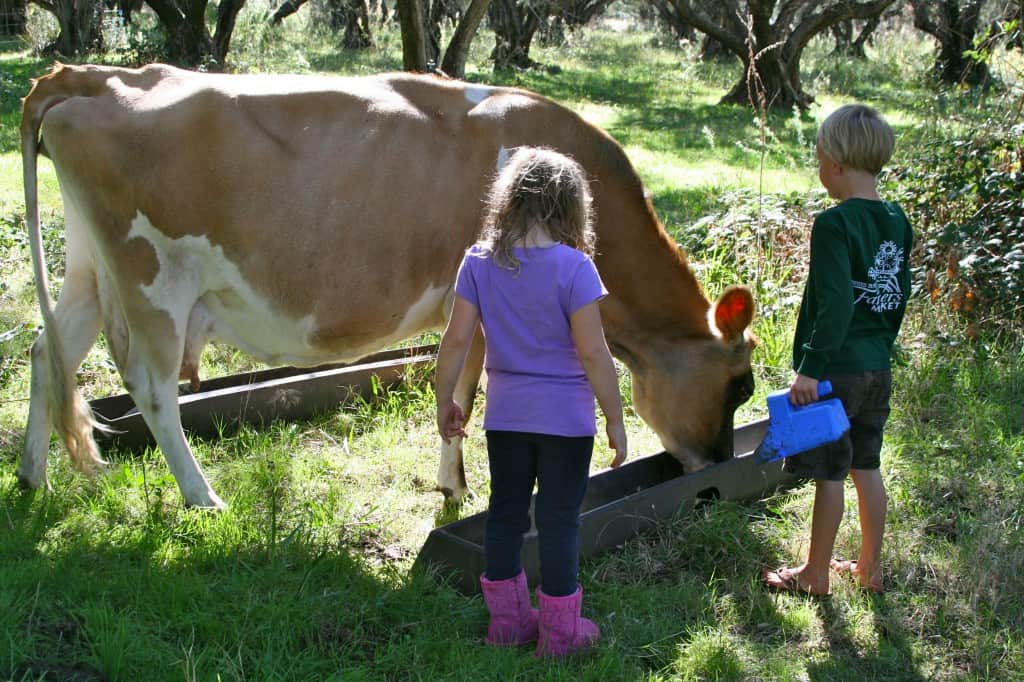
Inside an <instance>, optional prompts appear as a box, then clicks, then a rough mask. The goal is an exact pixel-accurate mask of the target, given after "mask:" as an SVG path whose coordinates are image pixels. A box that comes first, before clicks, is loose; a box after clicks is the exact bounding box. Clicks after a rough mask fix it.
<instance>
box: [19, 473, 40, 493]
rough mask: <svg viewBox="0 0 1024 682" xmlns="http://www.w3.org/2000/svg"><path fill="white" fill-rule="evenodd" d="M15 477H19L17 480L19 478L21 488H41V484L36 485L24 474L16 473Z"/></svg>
mask: <svg viewBox="0 0 1024 682" xmlns="http://www.w3.org/2000/svg"><path fill="white" fill-rule="evenodd" d="M15 478H17V480H18V487H19V488H21V489H22V490H38V489H39V486H37V485H34V484H33V483H32V481H30V480H28V477H27V476H23V475H22V474H16V475H15Z"/></svg>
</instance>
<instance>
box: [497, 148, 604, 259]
mask: <svg viewBox="0 0 1024 682" xmlns="http://www.w3.org/2000/svg"><path fill="white" fill-rule="evenodd" d="M591 202H592V199H591V196H590V186H589V184H588V183H587V176H586V173H585V172H584V171H583V168H582V167H581V166H580V165H579V163H577V162H576V161H575V160H573V159H571V158H570V157H568V156H565V155H564V154H560V153H558V152H556V151H555V150H553V149H548V148H546V147H520V148H519V149H517V150H516V151H515V153H513V154H512V156H511V158H509V160H508V163H507V164H506V165H505V166H504V168H502V169H501V171H499V173H498V176H497V177H496V178H495V180H494V183H493V184H492V185H491V189H490V192H489V194H488V196H487V214H486V216H485V218H484V226H483V233H482V235H481V239H480V242H479V243H480V244H481V246H483V247H484V248H485V249H487V250H488V251H490V252H491V254H492V255H493V257H494V260H495V262H496V263H498V265H500V266H502V267H506V268H508V269H510V270H516V271H517V272H518V270H519V259H518V258H516V256H515V254H514V253H513V252H512V247H513V246H515V245H516V244H518V243H521V242H522V240H523V239H524V238H525V237H526V234H527V232H529V230H530V228H531V227H532V226H533V225H534V224H541V225H543V226H544V228H545V229H546V230H547V233H548V235H550V237H551V238H552V239H553V240H554V241H556V242H561V243H563V244H567V245H569V246H571V247H573V248H575V249H579V250H580V251H582V252H583V253H585V254H587V255H588V256H593V255H594V242H595V237H594V228H593V211H592V208H591Z"/></svg>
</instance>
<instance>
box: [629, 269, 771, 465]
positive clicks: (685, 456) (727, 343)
mask: <svg viewBox="0 0 1024 682" xmlns="http://www.w3.org/2000/svg"><path fill="white" fill-rule="evenodd" d="M753 315H754V299H753V297H752V296H751V294H750V291H749V290H747V289H746V288H744V287H730V288H728V289H727V290H726V291H725V292H724V293H723V294H722V296H721V298H720V299H719V300H718V302H717V303H716V304H715V305H714V306H713V307H712V309H711V315H710V320H709V322H710V323H711V328H712V332H713V335H712V336H711V337H710V338H709V337H707V336H702V337H696V338H694V337H677V338H670V337H663V338H657V339H652V340H650V341H649V343H647V344H645V346H646V348H645V352H644V353H643V355H642V357H637V356H636V355H637V354H632V356H631V357H630V358H629V360H630V361H629V362H628V364H629V366H630V370H631V371H632V374H633V406H634V407H635V408H636V411H637V414H639V415H640V417H641V418H642V419H643V420H644V421H645V422H646V423H647V424H648V426H650V427H651V428H652V429H653V430H654V431H655V433H657V434H658V437H659V438H660V439H661V443H662V445H663V446H664V447H665V449H666V450H667V451H668V452H670V453H672V455H673V456H674V457H675V458H676V459H678V460H679V461H680V462H681V463H682V465H683V468H684V470H685V471H686V472H687V473H691V472H694V471H698V470H700V469H703V468H704V467H706V466H709V465H710V464H714V463H715V462H721V461H724V460H726V459H728V458H730V457H732V455H733V439H732V435H733V434H732V428H733V413H734V412H735V411H736V408H737V407H738V406H739V405H741V404H742V403H744V402H746V401H747V400H748V399H749V398H750V396H751V395H752V394H753V391H754V377H753V374H752V373H751V370H750V354H751V351H753V349H754V346H755V345H756V340H755V338H754V336H753V334H751V333H750V332H749V331H748V329H747V327H748V326H749V325H750V322H751V320H752V319H753Z"/></svg>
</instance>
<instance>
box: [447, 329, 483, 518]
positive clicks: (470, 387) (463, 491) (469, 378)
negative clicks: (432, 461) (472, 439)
mask: <svg viewBox="0 0 1024 682" xmlns="http://www.w3.org/2000/svg"><path fill="white" fill-rule="evenodd" d="M483 367H484V336H483V333H482V332H481V331H480V329H479V327H478V328H477V330H476V334H475V335H474V336H473V342H472V343H471V344H470V346H469V352H468V353H466V363H465V364H464V365H463V367H462V374H460V375H459V380H458V382H457V383H456V384H455V393H454V398H455V402H457V403H458V404H459V405H461V406H462V409H463V410H464V411H465V413H466V422H467V423H468V422H469V417H470V415H471V414H472V413H473V399H474V398H475V397H476V388H477V385H478V384H479V383H480V373H481V371H483ZM464 440H465V439H464V438H462V437H461V436H454V437H453V438H451V439H450V442H448V443H445V442H444V441H442V442H441V466H440V468H439V469H438V472H437V489H438V490H440V491H441V492H442V493H444V497H445V500H446V501H447V502H449V503H451V504H461V503H462V501H463V500H464V499H465V498H466V495H467V494H468V493H469V486H468V485H467V484H466V467H465V464H464V463H463V459H462V448H463V442H464Z"/></svg>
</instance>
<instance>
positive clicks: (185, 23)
mask: <svg viewBox="0 0 1024 682" xmlns="http://www.w3.org/2000/svg"><path fill="white" fill-rule="evenodd" d="M146 2H147V4H148V5H149V6H150V7H151V8H152V9H153V11H154V12H156V15H157V17H158V18H159V19H160V23H161V24H162V25H163V27H164V31H165V32H166V34H167V43H166V45H165V49H166V52H167V58H168V59H169V60H170V61H171V62H173V63H176V64H182V65H184V66H189V67H193V66H198V65H200V64H202V63H203V62H205V61H207V60H209V59H210V58H211V57H212V55H213V41H212V40H211V39H210V33H209V31H207V29H206V16H205V15H206V5H207V2H208V0H146ZM179 8H180V9H179Z"/></svg>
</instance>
